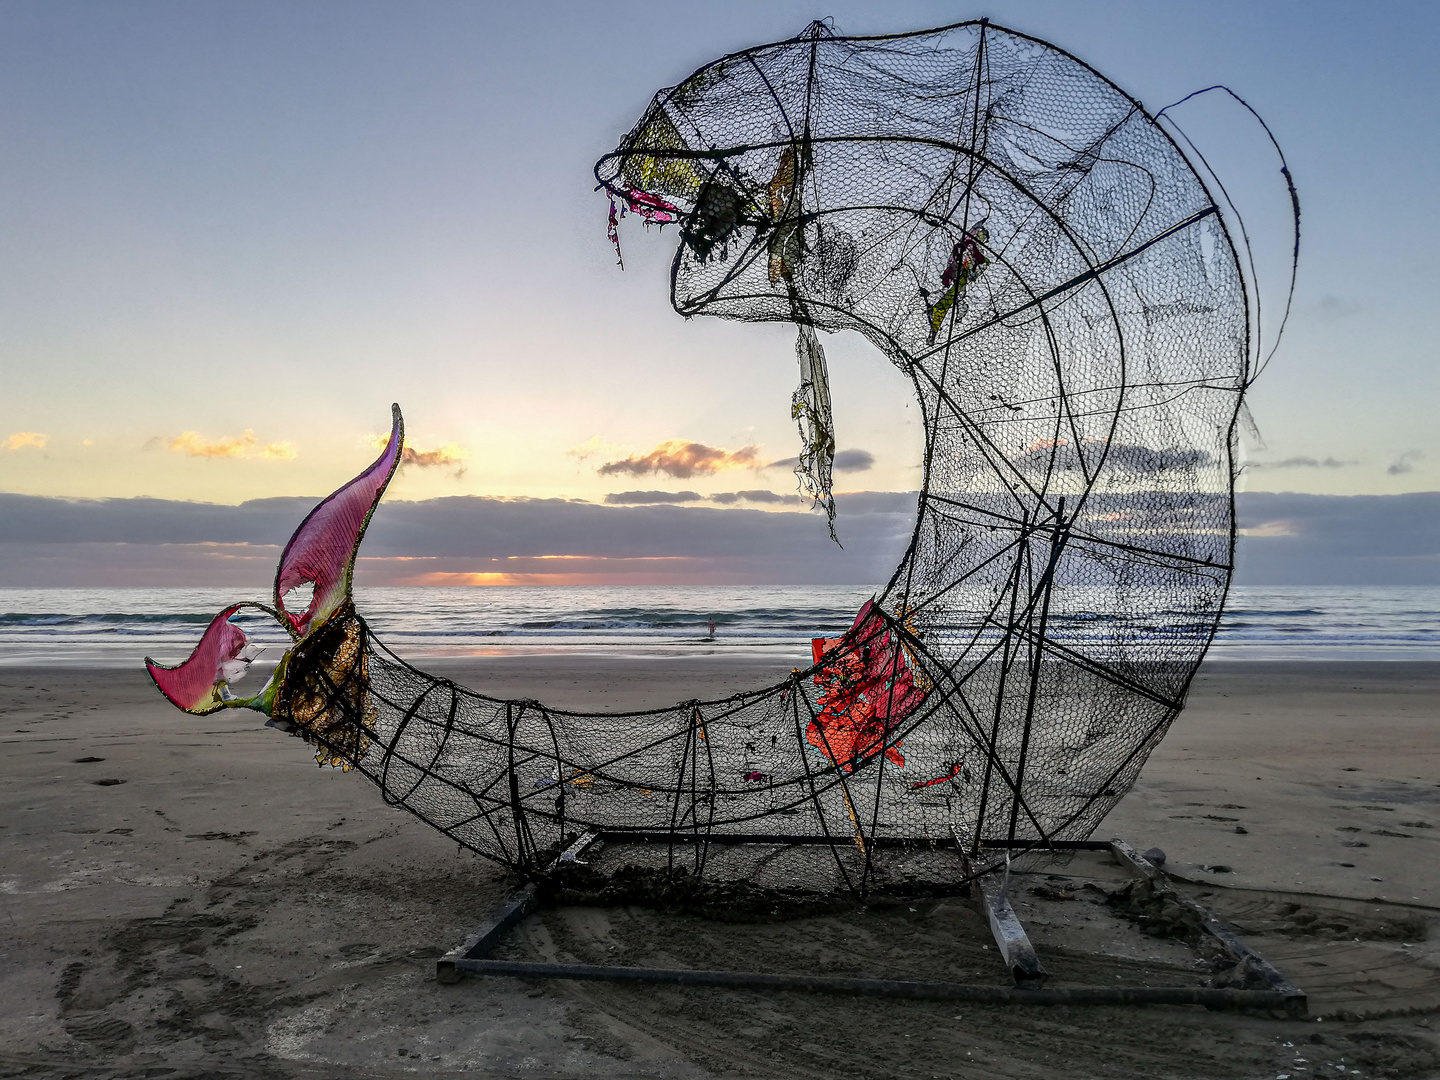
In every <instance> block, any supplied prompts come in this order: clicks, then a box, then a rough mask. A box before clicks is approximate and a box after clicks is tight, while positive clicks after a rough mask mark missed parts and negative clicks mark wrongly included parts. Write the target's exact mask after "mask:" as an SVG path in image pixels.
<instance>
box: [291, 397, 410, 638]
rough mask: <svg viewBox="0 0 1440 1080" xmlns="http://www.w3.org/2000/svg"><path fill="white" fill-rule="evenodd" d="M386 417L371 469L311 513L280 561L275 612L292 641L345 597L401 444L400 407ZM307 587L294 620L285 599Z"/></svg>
mask: <svg viewBox="0 0 1440 1080" xmlns="http://www.w3.org/2000/svg"><path fill="white" fill-rule="evenodd" d="M391 415H392V416H393V418H394V423H393V426H392V428H391V431H390V442H389V444H388V445H387V446H386V447H385V449H384V450H383V451H382V452H381V454H380V456H379V457H378V458H376V459H375V464H373V465H371V466H370V467H369V468H368V469H366V470H365V471H364V472H362V473H361V474H360V475H359V476H357V477H356V478H355V479H354V480H351V481H350V482H349V483H348V484H346V485H345V486H344V487H342V488H341V489H340V490H339V491H337V492H335V493H334V494H333V495H331V496H330V497H329V498H328V499H326V500H325V501H324V502H322V503H321V504H320V505H319V506H317V507H315V509H314V510H311V511H310V514H309V516H308V517H306V518H305V520H304V521H302V522H301V523H300V527H299V528H298V529H296V530H295V535H294V536H292V537H290V542H289V543H288V544H286V545H285V552H284V554H282V555H281V556H280V566H279V567H278V568H277V569H276V572H275V607H276V608H277V609H278V610H279V611H280V613H281V615H282V616H283V617H284V618H285V620H286V622H288V623H289V624H290V627H291V629H292V631H293V632H294V633H295V635H296V636H297V637H304V636H305V635H306V634H308V633H309V632H310V631H311V630H312V629H314V628H315V627H317V626H319V625H320V624H321V623H323V622H324V621H325V620H326V619H328V618H329V617H330V616H331V615H333V614H334V613H335V610H336V609H337V608H339V607H340V605H341V604H343V603H344V602H345V601H346V600H347V599H348V598H349V596H350V582H351V578H352V576H353V574H354V571H355V552H356V551H357V550H358V549H359V547H360V541H361V539H363V538H364V536H365V527H366V526H367V525H369V524H370V515H371V514H373V513H374V512H375V504H376V503H378V502H379V501H380V496H381V495H383V494H384V493H385V488H386V487H387V486H388V485H389V483H390V478H391V477H392V476H394V475H395V467H396V466H397V465H398V464H399V463H400V451H401V448H402V447H403V445H404V443H405V421H404V420H403V418H402V417H401V416H400V406H399V405H392V406H391ZM306 584H313V585H314V586H315V592H314V594H313V595H312V596H311V598H310V604H309V606H308V607H307V608H306V609H305V610H304V611H303V612H301V613H299V614H298V615H297V614H295V613H294V612H291V611H287V610H286V609H285V601H284V596H285V594H286V593H288V592H289V591H290V590H291V589H293V588H295V587H296V586H299V585H306Z"/></svg>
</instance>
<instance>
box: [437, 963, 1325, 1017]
mask: <svg viewBox="0 0 1440 1080" xmlns="http://www.w3.org/2000/svg"><path fill="white" fill-rule="evenodd" d="M454 967H455V970H457V971H462V972H468V973H469V974H472V975H502V976H510V977H513V978H520V979H576V980H584V981H592V982H642V983H669V984H671V985H674V986H732V987H748V988H751V989H755V990H809V991H819V992H822V993H832V994H875V995H878V996H881V997H903V998H932V999H944V1000H950V1001H977V1002H984V1003H988V1004H995V1005H1204V1006H1206V1007H1208V1008H1212V1009H1265V1010H1269V1009H1290V1008H1292V1007H1293V1003H1292V995H1289V994H1284V993H1281V992H1279V991H1275V990H1218V989H1212V988H1208V987H1189V986H1133V987H1120V986H1113V987H1112V986H1076V987H1072V988H1068V989H1061V988H1041V989H1022V988H1020V987H1009V986H971V985H967V984H965V983H948V982H919V981H913V980H903V979H851V978H844V977H838V976H833V975H768V974H764V973H762V972H758V971H703V970H700V971H696V970H684V969H666V968H642V967H610V966H605V965H598V964H538V963H528V962H523V961H517V960H464V959H457V960H455V961H454ZM1300 1001H1301V1002H1302V1003H1303V1001H1304V998H1303V997H1301V998H1300Z"/></svg>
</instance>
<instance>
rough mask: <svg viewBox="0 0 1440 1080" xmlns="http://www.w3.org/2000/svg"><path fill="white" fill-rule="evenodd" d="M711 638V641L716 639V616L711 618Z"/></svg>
mask: <svg viewBox="0 0 1440 1080" xmlns="http://www.w3.org/2000/svg"><path fill="white" fill-rule="evenodd" d="M710 640H711V641H714V640H715V620H714V618H711V620H710Z"/></svg>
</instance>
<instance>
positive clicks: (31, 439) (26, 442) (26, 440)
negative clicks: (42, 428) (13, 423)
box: [0, 431, 50, 450]
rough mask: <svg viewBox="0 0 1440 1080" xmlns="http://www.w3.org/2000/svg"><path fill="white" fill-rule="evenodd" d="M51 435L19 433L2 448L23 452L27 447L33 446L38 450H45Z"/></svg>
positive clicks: (11, 437) (31, 432) (29, 432)
mask: <svg viewBox="0 0 1440 1080" xmlns="http://www.w3.org/2000/svg"><path fill="white" fill-rule="evenodd" d="M49 438H50V436H49V435H42V434H40V432H38V431H17V432H15V434H14V435H11V436H10V437H9V438H8V439H6V440H5V441H4V442H3V443H0V446H3V447H4V448H5V449H6V450H22V449H24V448H25V447H27V446H33V447H34V448H35V449H36V450H44V449H45V443H46V441H47V440H48V439H49Z"/></svg>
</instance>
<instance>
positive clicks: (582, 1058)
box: [0, 655, 1440, 1078]
mask: <svg viewBox="0 0 1440 1080" xmlns="http://www.w3.org/2000/svg"><path fill="white" fill-rule="evenodd" d="M426 666H427V667H428V668H429V669H431V670H434V671H436V672H437V673H439V674H444V675H447V676H450V677H452V678H455V679H456V680H457V681H460V682H464V683H466V684H467V685H470V686H473V687H476V688H477V689H481V690H483V691H484V692H486V693H490V694H494V695H498V696H511V695H514V696H524V697H537V698H540V699H542V700H545V701H546V702H547V703H550V704H554V705H557V706H573V707H583V708H606V707H617V708H618V707H637V706H642V705H647V704H649V705H662V704H668V703H670V702H673V701H676V700H680V699H682V698H692V697H711V696H717V695H720V694H723V693H729V692H732V691H734V690H737V689H741V688H744V687H747V686H753V685H757V684H759V683H761V682H767V681H770V680H772V679H773V678H774V677H775V675H776V674H777V667H776V665H775V664H774V663H763V664H762V663H757V662H755V661H753V660H740V659H732V658H715V659H709V660H683V661H682V660H643V659H624V658H614V659H611V658H604V657H597V656H593V655H586V656H576V657H565V656H512V657H494V658H484V659H476V660H467V661H445V662H438V661H437V662H433V663H431V664H429V665H426ZM0 694H3V697H0V700H3V701H4V703H5V704H4V707H3V715H0V741H3V743H4V747H5V750H4V754H3V759H0V761H3V764H0V776H3V788H0V908H3V911H0V1076H27V1077H29V1076H34V1077H49V1076H55V1077H59V1076H75V1077H79V1076H84V1077H91V1076H93V1077H102V1076H103V1077H112V1076H113V1077H119V1076H140V1075H147V1076H155V1075H162V1073H161V1072H158V1071H156V1070H161V1069H165V1070H175V1071H170V1072H165V1073H164V1074H163V1075H169V1076H176V1077H180V1076H202V1075H203V1076H227V1077H242V1076H244V1077H248V1076H256V1077H262V1076H263V1077H289V1076H296V1077H301V1076H304V1077H311V1076H317V1077H318V1076H342V1075H343V1076H389V1075H400V1074H402V1073H403V1074H407V1075H409V1074H414V1073H416V1072H419V1073H421V1074H425V1075H435V1076H445V1075H450V1074H452V1073H453V1074H456V1075H458V1074H460V1073H462V1072H463V1073H464V1074H465V1075H468V1076H482V1077H483V1076H496V1077H498V1076H512V1075H530V1076H548V1077H581V1076H585V1077H631V1076H634V1077H656V1078H668V1077H690V1076H708V1075H718V1076H747V1077H749V1076H762V1077H763V1076H785V1077H790V1076H804V1077H832V1076H835V1077H838V1076H845V1077H870V1076H874V1077H892V1076H914V1077H1001V1076H1003V1077H1051V1076H1056V1077H1058V1076H1066V1077H1070V1076H1082V1077H1083V1076H1106V1077H1110V1076H1114V1077H1131V1076H1134V1077H1140V1076H1145V1077H1176V1078H1193V1077H1236V1078H1239V1077H1272V1076H1277V1075H1279V1074H1282V1073H1284V1074H1287V1075H1289V1076H1291V1077H1299V1076H1317V1075H1318V1076H1342V1075H1343V1076H1353V1075H1361V1076H1397V1077H1428V1076H1437V1075H1440V1041H1437V1040H1436V1039H1435V1038H1434V1029H1433V1028H1432V1027H1431V1018H1432V1016H1433V1015H1434V1014H1435V1013H1440V951H1437V950H1436V949H1435V948H1434V946H1433V945H1432V944H1431V943H1430V942H1429V941H1427V940H1426V937H1427V930H1428V928H1429V926H1430V924H1431V923H1432V921H1434V920H1435V919H1437V918H1440V859H1437V854H1440V847H1437V838H1440V664H1428V663H1404V662H1399V663H1368V664H1367V663H1304V664H1302V663H1294V664H1282V663H1241V662H1214V663H1211V664H1209V665H1207V666H1206V668H1205V669H1204V670H1203V671H1202V673H1201V675H1200V677H1199V678H1198V679H1197V682H1196V684H1195V687H1194V689H1193V691H1192V694H1191V699H1190V707H1189V708H1188V709H1187V711H1186V712H1185V713H1184V714H1183V715H1182V716H1181V718H1180V720H1179V721H1178V722H1177V723H1176V725H1175V726H1174V728H1173V729H1172V730H1171V732H1170V734H1169V736H1168V737H1167V738H1166V740H1165V741H1164V743H1163V744H1162V745H1161V746H1160V748H1159V750H1158V751H1157V752H1156V753H1155V755H1154V756H1153V757H1152V758H1151V760H1150V762H1149V763H1148V765H1147V766H1146V768H1145V771H1144V773H1143V775H1142V777H1141V780H1140V782H1139V784H1138V785H1137V787H1136V788H1135V790H1134V791H1133V792H1132V793H1131V795H1130V796H1128V797H1127V798H1126V799H1125V800H1124V802H1123V803H1122V804H1121V805H1120V807H1119V808H1118V809H1117V810H1116V811H1115V813H1114V814H1112V816H1111V817H1110V819H1109V820H1108V821H1107V822H1106V823H1105V825H1104V826H1103V827H1102V829H1101V834H1102V835H1118V836H1122V837H1124V838H1126V839H1128V840H1129V841H1130V842H1131V843H1132V844H1133V845H1134V846H1136V847H1138V848H1142V849H1143V848H1149V847H1160V848H1162V849H1163V850H1164V851H1165V852H1166V853H1167V854H1168V856H1169V867H1170V869H1171V870H1172V871H1174V872H1175V873H1176V874H1177V875H1178V876H1179V877H1180V878H1181V879H1182V880H1183V881H1185V882H1187V883H1189V884H1187V885H1186V888H1187V889H1188V890H1189V891H1190V892H1192V894H1194V895H1196V896H1200V897H1203V898H1204V901H1205V902H1206V903H1207V904H1210V905H1211V906H1212V907H1213V908H1214V909H1215V910H1216V911H1217V912H1219V913H1220V914H1221V915H1222V916H1223V917H1225V918H1227V919H1229V920H1230V921H1232V922H1233V923H1234V924H1235V925H1237V926H1238V927H1240V928H1241V930H1242V931H1244V932H1245V934H1246V937H1247V940H1248V941H1250V942H1251V943H1252V944H1253V945H1254V946H1255V947H1256V948H1258V949H1259V950H1260V951H1261V952H1263V953H1264V954H1265V955H1266V956H1268V957H1269V958H1270V959H1271V960H1272V961H1273V962H1274V963H1275V964H1276V965H1277V966H1278V967H1279V968H1280V969H1281V970H1282V971H1284V972H1285V974H1286V975H1288V976H1289V977H1290V978H1291V979H1292V980H1293V981H1295V982H1296V983H1297V984H1299V985H1300V986H1301V987H1302V988H1303V989H1305V990H1306V991H1307V992H1308V993H1309V995H1310V1001H1311V1017H1310V1018H1309V1019H1306V1020H1287V1019H1279V1018H1269V1017H1258V1016H1241V1015H1231V1014H1224V1013H1212V1012H1206V1011H1205V1010H1203V1009H1199V1008H1179V1007H1165V1008H1131V1009H1111V1008H1103V1009H1102V1008H1096V1009H1082V1008H1020V1007H1014V1008H1008V1009H1007V1008H989V1007H978V1006H966V1007H964V1008H960V1007H957V1006H955V1005H954V1004H946V1003H943V1002H919V1001H916V1002H905V1001H882V1000H874V999H855V998H833V997H817V996H807V995H803V994H796V993H782V994H762V993H758V992H750V991H745V992H722V991H702V990H684V989H678V988H653V987H650V988H635V987H616V986H608V985H604V984H595V983H591V984H579V983H574V984H566V983H558V982H550V983H535V984H527V983H522V982H520V981H516V980H510V979H492V980H467V981H465V982H463V983H461V984H460V985H457V986H440V985H438V984H437V983H436V982H435V981H434V979H433V969H434V958H435V957H436V956H437V955H439V953H441V952H443V951H445V950H446V949H448V948H450V947H451V946H453V945H454V944H456V943H458V942H459V941H460V940H461V939H462V938H463V937H464V936H465V934H466V932H467V931H468V930H469V928H470V927H471V926H472V925H473V924H474V923H475V922H476V921H477V920H478V919H479V918H480V917H481V915H482V914H483V913H484V912H485V911H486V910H487V909H488V907H489V906H490V905H491V904H493V903H494V902H495V901H496V900H498V899H499V898H501V897H502V896H503V895H504V894H505V893H506V891H507V889H508V888H510V887H511V886H512V884H513V883H512V882H510V881H508V880H507V879H506V877H505V876H504V874H503V873H501V872H500V871H499V870H498V869H496V868H494V867H492V866H490V865H488V864H486V863H484V862H482V861H481V860H479V859H477V858H475V857H473V856H471V855H469V854H465V853H460V852H457V851H456V849H455V847H454V846H453V845H452V844H450V843H448V842H447V841H445V840H444V839H443V838H442V837H440V836H439V835H438V834H436V833H433V832H432V831H430V830H429V829H428V828H427V827H425V826H424V825H422V824H421V823H420V822H418V821H416V820H414V819H413V818H411V817H409V816H408V815H407V814H405V813H404V812H403V811H400V810H397V809H394V808H391V807H387V806H386V805H385V804H384V803H383V802H382V801H381V799H380V797H379V794H378V792H377V791H376V790H375V789H374V788H373V787H372V786H371V785H370V784H369V783H368V782H367V781H365V780H363V779H361V778H359V777H357V776H355V775H345V774H343V773H341V772H339V771H336V770H329V769H324V770H321V769H317V768H316V767H315V764H314V762H313V760H312V759H311V756H310V754H309V753H308V752H307V748H306V747H305V746H304V745H303V744H302V743H300V742H299V741H297V740H293V739H289V738H286V737H284V736H283V735H280V734H279V733H277V732H276V731H274V730H271V729H266V728H264V727H263V726H262V718H260V717H258V716H257V715H256V714H252V713H234V714H229V713H226V714H219V715H215V716H211V717H207V718H198V719H197V718H191V717H186V716H184V715H182V714H180V713H178V712H177V711H175V710H173V709H172V708H170V707H169V706H168V705H167V704H166V703H165V702H164V701H163V700H162V699H161V698H160V697H159V696H158V695H157V694H156V693H155V692H154V690H153V689H152V688H151V687H150V686H149V683H148V681H147V680H146V679H145V677H144V674H143V672H142V671H139V670H114V669H107V670H82V669H75V668H66V669H61V668H13V667H6V668H0ZM1053 869H1054V877H1053V879H1052V878H1049V877H1047V876H1046V875H1045V874H1044V873H1041V874H1037V875H1029V876H1027V877H1026V878H1024V879H1023V880H1021V882H1020V884H1018V885H1017V888H1016V893H1017V897H1018V899H1017V908H1019V909H1020V910H1021V914H1022V917H1024V918H1026V920H1027V922H1028V923H1029V924H1030V926H1031V930H1032V937H1033V938H1034V940H1035V943H1036V946H1037V949H1038V950H1039V951H1040V952H1041V954H1042V956H1043V957H1044V958H1045V959H1046V960H1047V962H1048V963H1049V964H1050V966H1051V968H1052V972H1053V976H1052V979H1053V980H1054V981H1055V983H1056V984H1059V985H1063V984H1065V982H1066V981H1067V980H1068V981H1069V982H1070V983H1072V984H1073V983H1078V982H1090V983H1092V984H1093V983H1094V982H1096V981H1098V980H1105V981H1109V982H1113V981H1117V980H1119V981H1122V982H1123V981H1124V980H1126V979H1129V978H1136V977H1140V978H1142V979H1143V978H1149V979H1152V980H1153V979H1155V978H1162V979H1163V978H1170V979H1171V980H1172V981H1173V980H1176V979H1182V978H1191V979H1193V978H1194V977H1195V971H1194V958H1193V956H1191V955H1189V954H1188V952H1187V950H1186V949H1185V948H1184V947H1183V946H1181V945H1179V944H1178V943H1174V942H1159V941H1156V940H1155V939H1152V938H1145V937H1143V936H1142V935H1139V934H1138V933H1129V931H1127V930H1126V928H1125V926H1123V925H1122V924H1120V923H1118V922H1116V921H1115V920H1114V919H1113V918H1112V917H1111V916H1109V915H1107V913H1106V912H1107V909H1105V907H1104V905H1103V904H1102V903H1099V902H1097V901H1095V900H1094V897H1097V896H1099V895H1100V893H1099V892H1098V891H1096V890H1094V889H1091V890H1088V891H1087V890H1085V889H1084V888H1083V885H1084V882H1086V881H1096V882H1099V883H1100V884H1101V885H1104V883H1105V880H1107V875H1109V876H1110V877H1114V875H1115V874H1116V873H1117V872H1118V871H1116V870H1115V869H1114V868H1113V867H1111V868H1106V867H1105V866H1103V865H1101V863H1100V861H1099V860H1097V859H1091V860H1088V861H1087V860H1086V859H1076V860H1075V861H1074V862H1073V863H1071V864H1069V865H1068V866H1063V867H1056V868H1053ZM1047 882H1049V883H1050V884H1049V887H1048V890H1047V889H1046V888H1044V886H1045V885H1046V883H1047ZM1036 888H1041V892H1040V893H1038V894H1037V893H1035V892H1034V890H1035V889H1036ZM1047 891H1048V893H1049V894H1057V895H1058V896H1059V897H1060V899H1059V900H1055V899H1054V897H1053V896H1052V897H1051V900H1050V901H1048V902H1045V901H1043V897H1044V896H1045V895H1046V893H1047ZM1067 895H1073V896H1074V899H1068V900H1067V899H1065V897H1066V896H1067ZM1107 918H1110V919H1111V922H1105V921H1104V920H1105V919H1107ZM1112 923H1113V924H1114V925H1112ZM1127 934H1128V936H1127ZM989 940H990V939H989V936H988V933H987V931H986V929H985V927H984V923H983V920H981V919H980V917H979V916H978V915H977V914H976V913H975V911H974V910H973V908H972V907H971V906H970V905H969V904H968V903H967V902H966V901H965V900H963V899H946V900H940V901H926V902H924V903H917V904H913V905H898V906H894V905H890V906H885V905H877V906H873V907H872V908H870V909H869V910H864V911H856V912H846V913H841V914H839V915H830V916H826V917H823V918H821V917H816V918H805V919H798V920H793V921H788V922H780V923H774V924H745V923H721V922H713V921H708V920H700V919H695V918H686V917H681V916H667V915H660V914H657V913H655V912H650V911H645V910H641V909H633V908H626V909H599V908H592V909H582V908H559V909H546V910H542V911H541V912H540V913H538V914H536V915H533V916H531V917H530V918H529V919H528V920H527V921H526V923H525V924H523V925H522V927H521V928H520V929H519V930H518V931H517V932H516V933H515V934H513V935H512V937H511V939H510V940H509V941H507V943H506V946H505V955H507V956H512V957H515V958H531V959H540V958H546V957H559V958H562V959H564V958H570V957H573V958H577V959H581V960H587V961H592V958H593V961H592V962H604V958H607V957H608V959H609V961H610V962H615V961H616V959H617V958H618V959H619V961H620V962H625V963H638V964H656V963H660V962H662V961H663V962H665V963H668V964H669V965H671V966H693V967H711V968H728V969H746V970H755V969H758V968H761V967H765V966H767V965H768V966H769V967H770V968H773V969H777V970H778V969H784V968H787V967H788V968H789V969H790V970H813V971H817V972H853V973H856V974H875V975H883V976H887V977H900V976H906V975H908V976H913V977H919V978H946V979H952V980H954V981H973V982H988V983H992V984H995V985H999V984H1000V982H1001V980H1002V978H1003V973H1002V972H1001V970H1000V966H999V964H998V962H997V961H996V960H995V954H994V952H993V951H992V949H993V946H992V947H990V948H987V947H986V946H987V943H988V942H989ZM1322 1017H1323V1019H1320V1018H1322ZM1342 1065H1343V1066H1344V1068H1343V1070H1342V1068H1341V1066H1342Z"/></svg>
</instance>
